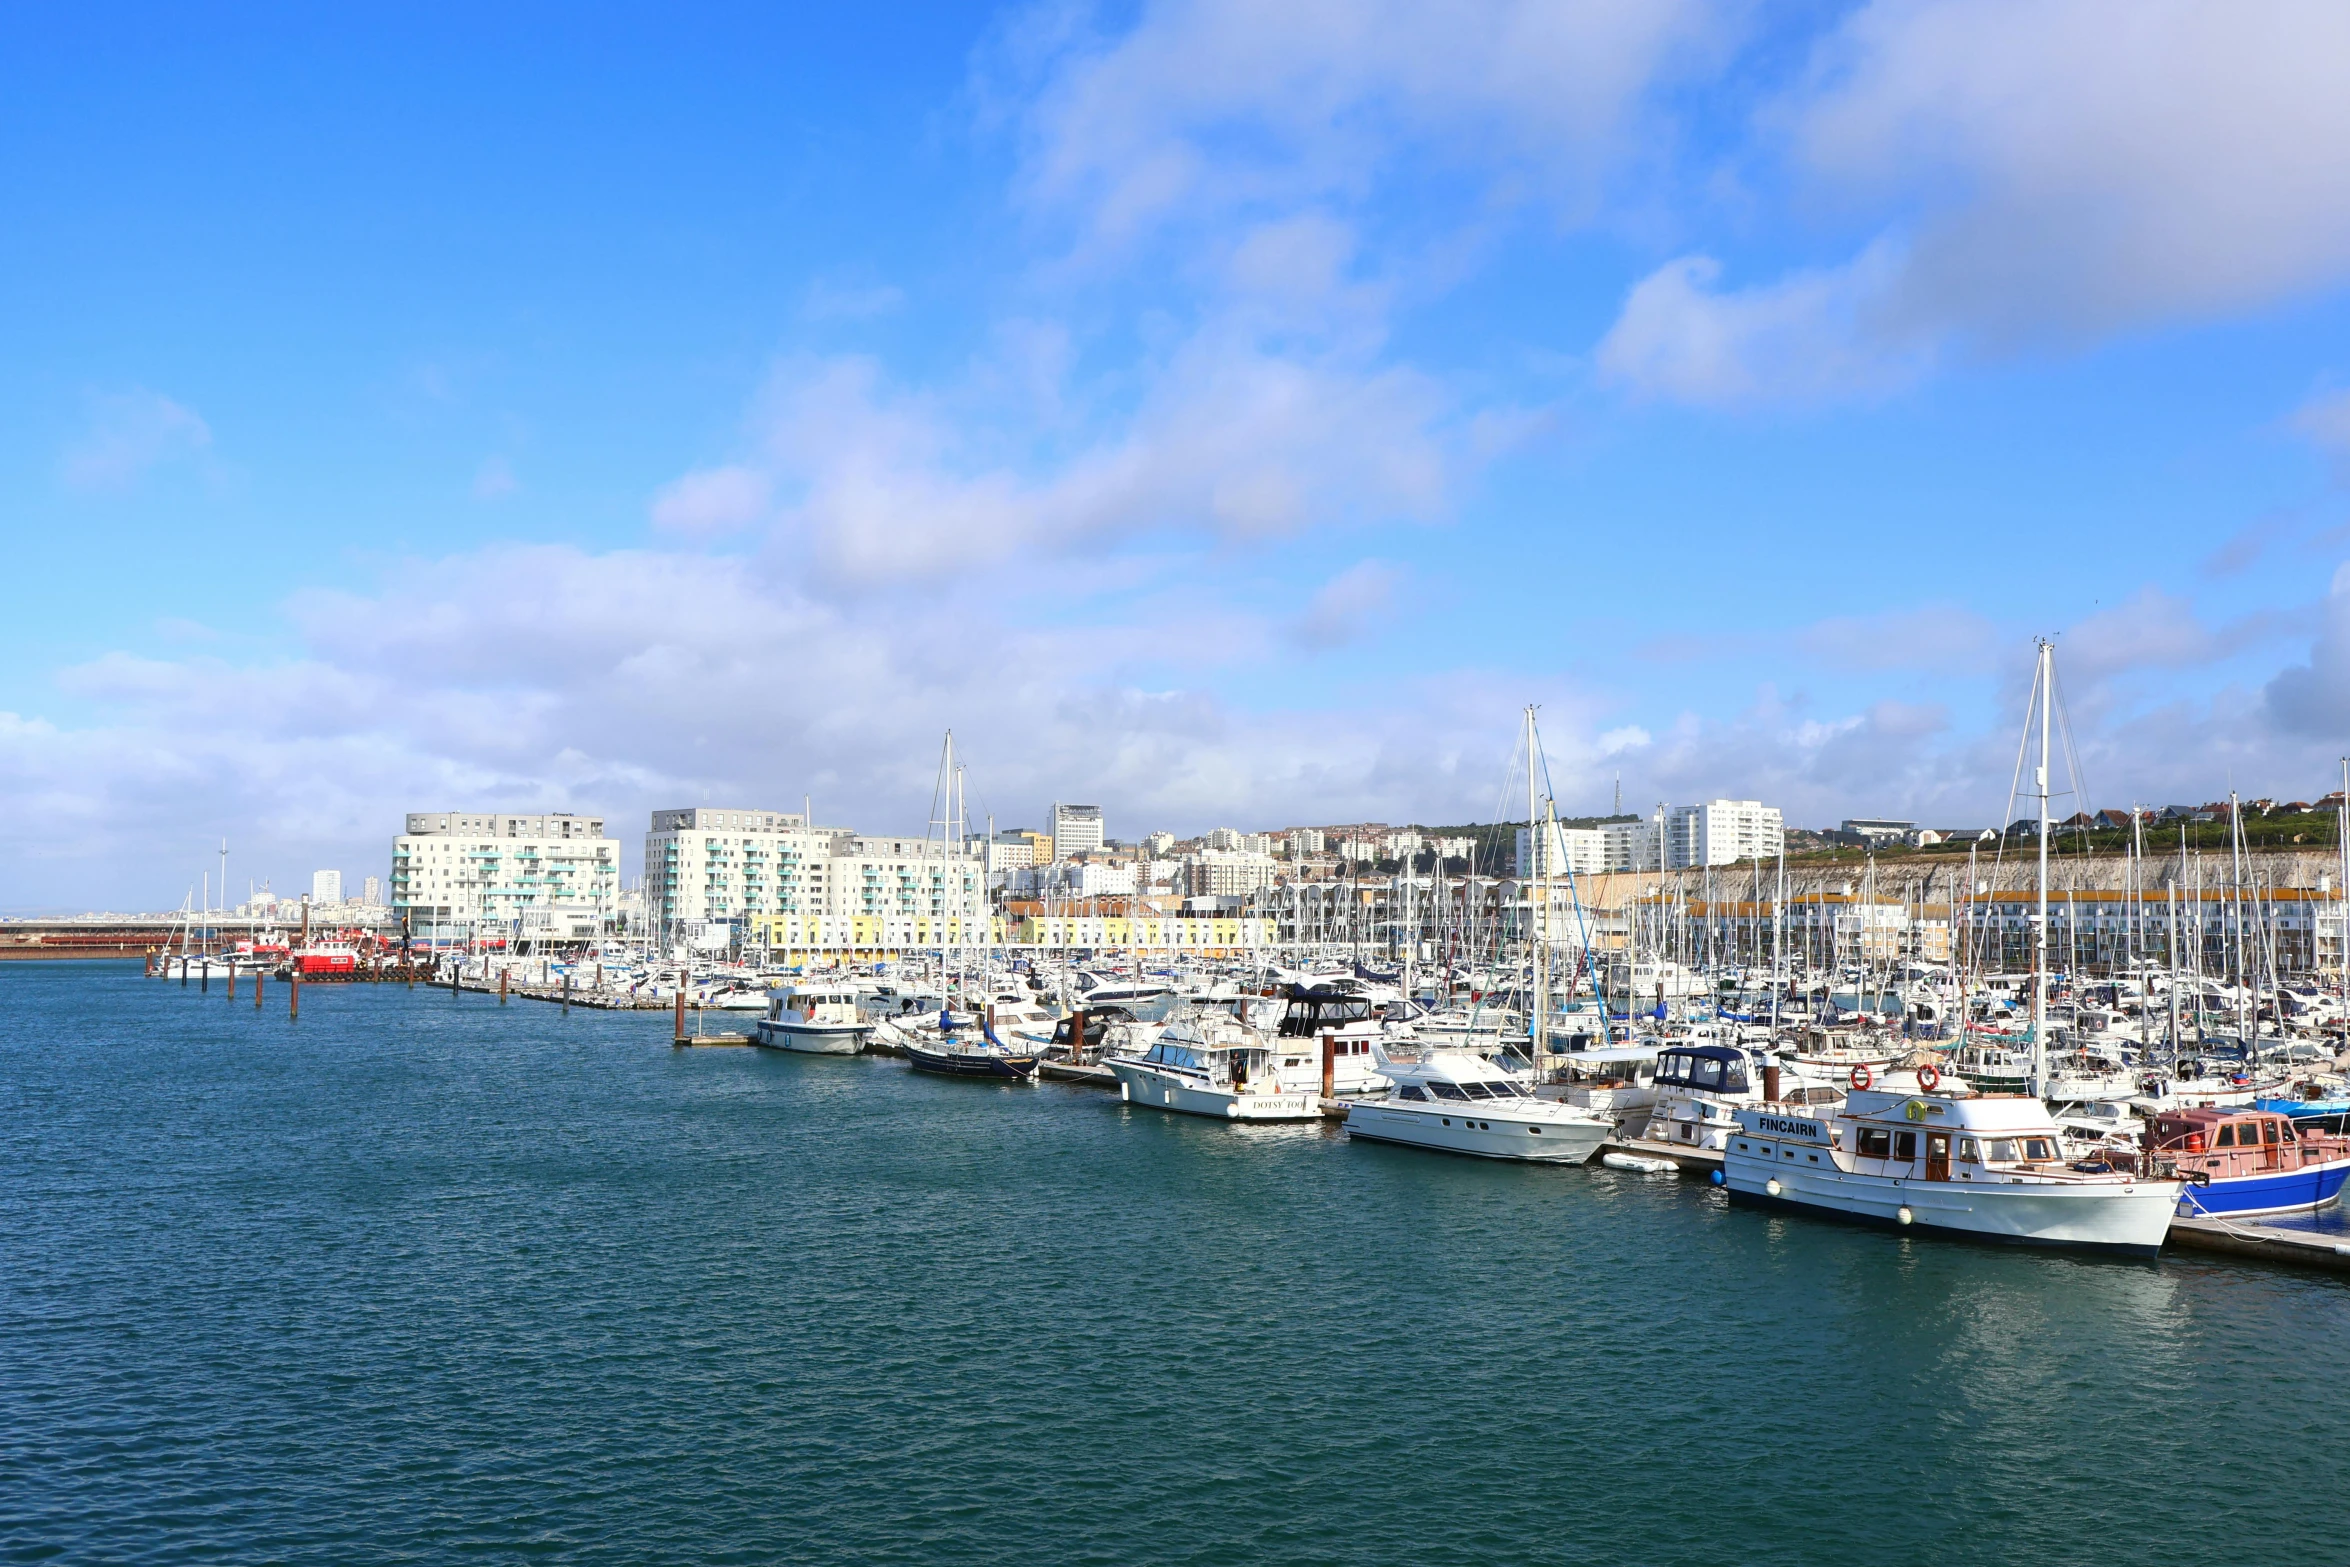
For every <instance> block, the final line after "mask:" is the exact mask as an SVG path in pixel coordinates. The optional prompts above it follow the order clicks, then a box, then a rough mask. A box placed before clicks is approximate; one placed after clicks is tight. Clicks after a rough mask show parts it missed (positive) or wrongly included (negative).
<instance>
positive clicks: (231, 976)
mask: <svg viewBox="0 0 2350 1567" xmlns="http://www.w3.org/2000/svg"><path fill="white" fill-rule="evenodd" d="M228 998H229V1000H231V1001H234V1000H236V999H237V960H236V959H235V958H231V959H229V960H228Z"/></svg>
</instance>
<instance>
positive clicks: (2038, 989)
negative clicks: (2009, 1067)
mask: <svg viewBox="0 0 2350 1567" xmlns="http://www.w3.org/2000/svg"><path fill="white" fill-rule="evenodd" d="M2054 652H2055V649H2054V648H2053V647H2052V646H2051V645H2050V643H2049V641H2048V639H2047V638H2046V637H2042V638H2041V639H2040V658H2039V668H2038V669H2037V670H2036V671H2035V672H2034V674H2033V677H2032V694H2033V696H2034V697H2035V698H2036V699H2037V701H2038V702H2039V706H2040V765H2039V767H2038V768H2037V769H2036V770H2035V771H2034V773H2033V775H2032V776H2033V783H2034V786H2035V787H2036V788H2037V789H2038V791H2039V795H2040V876H2039V886H2038V890H2037V901H2036V917H2035V919H2034V922H2033V928H2032V1093H2033V1095H2034V1097H2038V1096H2039V1095H2040V1094H2042V1093H2045V1092H2046V1091H2047V1087H2048V1082H2047V1079H2048V721H2049V719H2050V717H2051V716H2052V715H2051V713H2050V711H2049V708H2050V705H2051V704H2050V698H2051V696H2053V694H2054V693H2053V691H2052V690H2051V689H2050V687H2051V684H2052V681H2051V678H2050V677H2051V674H2052V671H2051V670H2050V668H2049V664H2050V661H2051V657H2052V655H2053V654H2054Z"/></svg>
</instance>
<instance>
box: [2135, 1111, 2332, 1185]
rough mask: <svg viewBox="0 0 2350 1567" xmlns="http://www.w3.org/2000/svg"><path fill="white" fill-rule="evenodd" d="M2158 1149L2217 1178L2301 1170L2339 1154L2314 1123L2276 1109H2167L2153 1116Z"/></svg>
mask: <svg viewBox="0 0 2350 1567" xmlns="http://www.w3.org/2000/svg"><path fill="white" fill-rule="evenodd" d="M2152 1143H2153V1147H2154V1151H2155V1152H2156V1153H2159V1154H2163V1155H2166V1156H2168V1157H2170V1158H2172V1159H2175V1160H2177V1161H2178V1165H2179V1168H2180V1169H2181V1170H2202V1171H2207V1172H2209V1173H2210V1174H2211V1175H2212V1176H2213V1177H2214V1178H2215V1179H2225V1178H2227V1177H2231V1176H2239V1175H2253V1174H2257V1173H2258V1172H2260V1171H2262V1170H2298V1169H2300V1168H2301V1167H2302V1166H2303V1165H2304V1164H2316V1163H2320V1162H2322V1161H2324V1160H2327V1159H2332V1158H2339V1157H2341V1154H2340V1152H2339V1151H2338V1149H2337V1147H2336V1145H2337V1144H2341V1143H2342V1139H2339V1138H2329V1137H2326V1136H2324V1135H2323V1134H2321V1133H2319V1132H2318V1131H2317V1129H2316V1128H2315V1127H2310V1128H2306V1129H2304V1128H2301V1127H2298V1126H2296V1125H2294V1123H2293V1120H2292V1118H2291V1117H2290V1116H2285V1115H2279V1114H2278V1113H2277V1112H2275V1111H2273V1110H2218V1109H2211V1108H2207V1107H2201V1106H2198V1107H2195V1108H2192V1109H2182V1110H2165V1111H2163V1112H2162V1113H2160V1114H2159V1115H2157V1116H2155V1118H2154V1135H2153V1138H2152Z"/></svg>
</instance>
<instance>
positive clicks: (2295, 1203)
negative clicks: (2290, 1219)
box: [2179, 1159, 2350, 1218]
mask: <svg viewBox="0 0 2350 1567" xmlns="http://www.w3.org/2000/svg"><path fill="white" fill-rule="evenodd" d="M2346 1180H2350V1159H2337V1160H2335V1161H2334V1162H2333V1163H2332V1164H2321V1165H2317V1166H2314V1167H2312V1168H2309V1169H2302V1170H2264V1171H2262V1172H2261V1173H2260V1174H2258V1175H2239V1176H2236V1177H2234V1178H2233V1179H2230V1180H2222V1181H2213V1182H2212V1183H2211V1184H2210V1185H2209V1186H2190V1187H2188V1188H2187V1189H2186V1190H2185V1191H2184V1192H2182V1193H2180V1195H2179V1213H2180V1215H2181V1216H2182V1217H2186V1218H2193V1217H2195V1216H2196V1215H2198V1214H2212V1215H2217V1216H2219V1217H2221V1218H2231V1217H2248V1216H2250V1215H2252V1214H2256V1213H2292V1212H2296V1211H2298V1210H2300V1209H2304V1208H2322V1207H2324V1206H2325V1205H2326V1204H2327V1203H2329V1202H2332V1201H2333V1200H2334V1199H2335V1198H2337V1197H2339V1196H2341V1195H2342V1183H2343V1182H2344V1181H2346Z"/></svg>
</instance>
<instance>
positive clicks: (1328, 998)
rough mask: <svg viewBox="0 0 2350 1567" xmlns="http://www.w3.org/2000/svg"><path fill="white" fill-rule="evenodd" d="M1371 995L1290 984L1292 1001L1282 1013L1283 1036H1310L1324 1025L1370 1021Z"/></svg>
mask: <svg viewBox="0 0 2350 1567" xmlns="http://www.w3.org/2000/svg"><path fill="white" fill-rule="evenodd" d="M1370 1017H1371V1003H1370V1000H1369V998H1367V997H1364V996H1360V995H1355V994H1351V993H1348V992H1345V991H1339V990H1332V989H1327V988H1324V987H1320V986H1315V987H1311V988H1309V987H1307V986H1305V985H1292V986H1290V987H1289V1005H1288V1006H1287V1007H1286V1008H1285V1009H1283V1011H1282V1013H1281V1028H1280V1035H1281V1037H1282V1038H1283V1039H1311V1038H1313V1037H1314V1036H1315V1035H1316V1034H1319V1033H1320V1032H1322V1030H1323V1029H1325V1028H1332V1027H1339V1026H1343V1025H1345V1024H1348V1023H1363V1022H1368V1021H1369V1020H1370Z"/></svg>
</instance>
